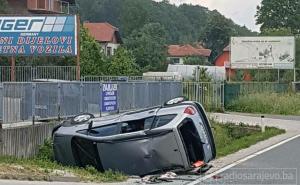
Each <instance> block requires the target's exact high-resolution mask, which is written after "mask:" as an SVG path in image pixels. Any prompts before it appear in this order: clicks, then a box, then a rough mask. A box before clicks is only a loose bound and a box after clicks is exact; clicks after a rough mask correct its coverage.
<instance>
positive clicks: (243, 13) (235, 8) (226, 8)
mask: <svg viewBox="0 0 300 185" xmlns="http://www.w3.org/2000/svg"><path fill="white" fill-rule="evenodd" d="M261 1H262V0H170V3H175V4H177V5H179V4H181V3H191V4H198V5H202V6H205V7H208V8H209V9H210V10H214V9H217V10H218V11H219V12H220V13H222V14H223V15H224V16H225V17H227V18H231V19H232V20H233V21H234V22H235V23H237V24H239V25H241V26H244V25H245V26H246V27H247V28H249V29H251V30H254V31H259V26H257V25H255V17H254V16H255V14H256V7H257V6H258V5H260V3H261Z"/></svg>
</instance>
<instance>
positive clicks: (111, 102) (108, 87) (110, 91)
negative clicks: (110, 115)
mask: <svg viewBox="0 0 300 185" xmlns="http://www.w3.org/2000/svg"><path fill="white" fill-rule="evenodd" d="M101 103H102V105H101V112H115V111H117V110H118V84H113V83H104V84H102V101H101Z"/></svg>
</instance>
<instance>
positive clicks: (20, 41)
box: [17, 37, 25, 45]
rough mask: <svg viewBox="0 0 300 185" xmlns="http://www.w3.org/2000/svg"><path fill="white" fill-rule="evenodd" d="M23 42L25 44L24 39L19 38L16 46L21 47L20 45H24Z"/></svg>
mask: <svg viewBox="0 0 300 185" xmlns="http://www.w3.org/2000/svg"><path fill="white" fill-rule="evenodd" d="M24 42H25V38H24V37H19V38H18V42H17V44H20V45H21V44H24Z"/></svg>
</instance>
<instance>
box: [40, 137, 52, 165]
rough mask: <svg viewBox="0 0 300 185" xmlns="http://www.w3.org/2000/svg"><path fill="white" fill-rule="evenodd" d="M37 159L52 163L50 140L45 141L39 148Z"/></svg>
mask: <svg viewBox="0 0 300 185" xmlns="http://www.w3.org/2000/svg"><path fill="white" fill-rule="evenodd" d="M37 159H40V160H45V161H54V152H53V141H52V140H51V139H46V140H45V141H44V144H43V145H41V146H40V147H39V150H38V154H37Z"/></svg>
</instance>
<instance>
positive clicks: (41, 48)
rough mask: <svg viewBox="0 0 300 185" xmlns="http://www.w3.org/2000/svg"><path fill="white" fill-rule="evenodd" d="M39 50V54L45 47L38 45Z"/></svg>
mask: <svg viewBox="0 0 300 185" xmlns="http://www.w3.org/2000/svg"><path fill="white" fill-rule="evenodd" d="M37 51H38V53H39V54H41V53H43V52H44V47H43V46H38V48H37Z"/></svg>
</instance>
